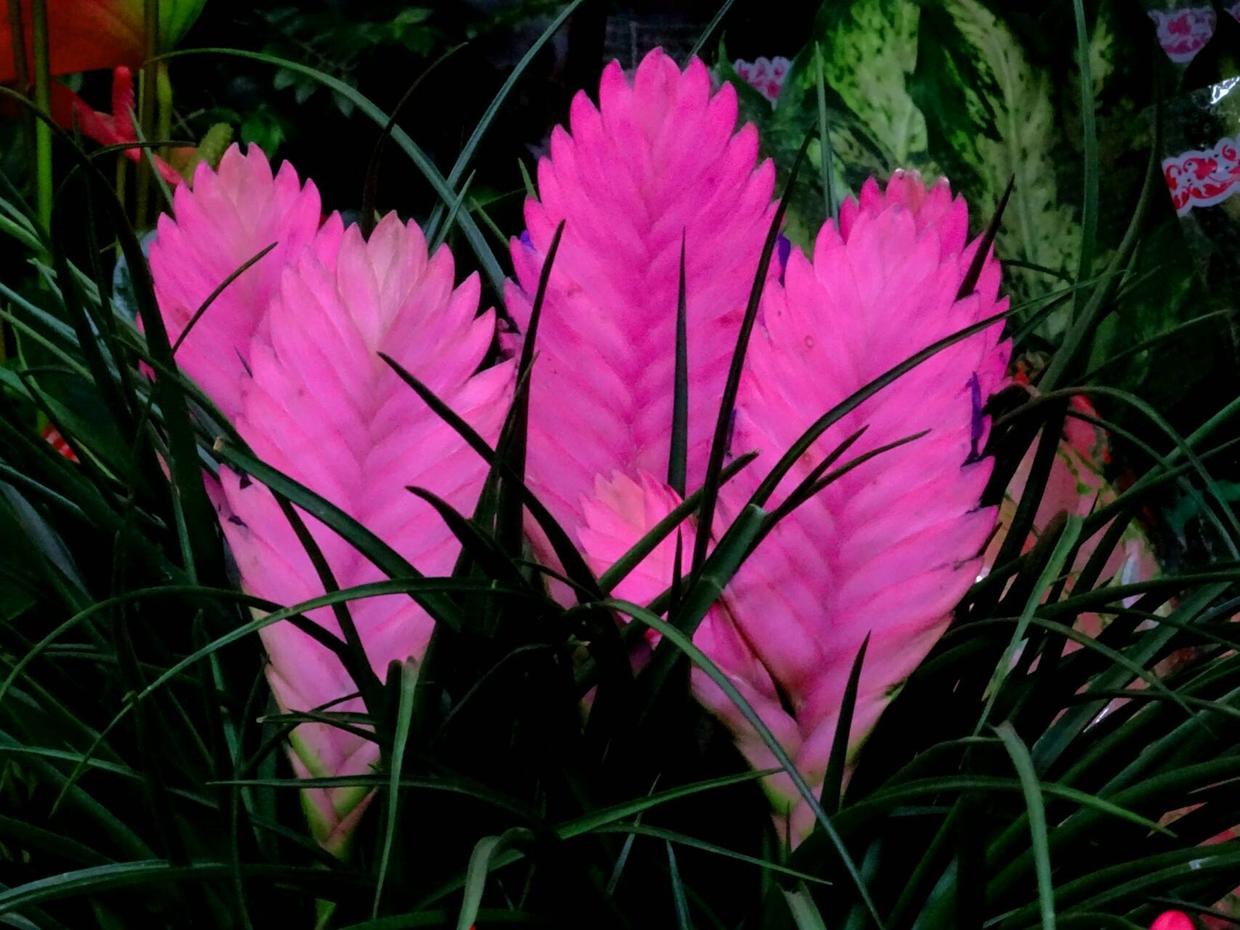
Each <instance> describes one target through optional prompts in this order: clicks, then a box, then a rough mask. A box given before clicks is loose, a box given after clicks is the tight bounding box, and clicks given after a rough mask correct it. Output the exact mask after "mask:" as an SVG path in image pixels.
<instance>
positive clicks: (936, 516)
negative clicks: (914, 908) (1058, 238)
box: [582, 174, 1008, 842]
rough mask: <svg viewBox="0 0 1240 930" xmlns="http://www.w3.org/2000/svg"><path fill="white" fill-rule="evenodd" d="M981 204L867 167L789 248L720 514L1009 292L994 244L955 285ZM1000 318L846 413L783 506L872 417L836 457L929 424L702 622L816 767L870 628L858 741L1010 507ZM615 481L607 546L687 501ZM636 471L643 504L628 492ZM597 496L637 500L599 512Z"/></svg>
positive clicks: (790, 798)
mask: <svg viewBox="0 0 1240 930" xmlns="http://www.w3.org/2000/svg"><path fill="white" fill-rule="evenodd" d="M967 222H968V218H967V212H966V206H965V204H964V202H963V201H962V200H959V199H953V198H952V196H951V193H950V191H949V190H948V188H947V186H946V184H945V183H941V184H939V185H937V186H935V187H933V188H930V189H928V190H927V189H926V187H925V186H924V185H923V183H922V182H921V180H920V178H918V177H916V176H912V175H904V174H900V175H897V176H896V177H895V178H893V179H892V181H891V182H890V184H889V185H888V187H887V189H886V191H885V192H883V191H880V190H879V189H878V187H877V185H875V184H874V183H873V182H870V183H869V184H867V185H866V187H865V188H864V189H863V191H862V194H861V198H860V201H859V203H857V202H850V203H848V204H846V205H845V207H844V209H843V210H842V212H841V217H840V227H839V229H838V230H837V229H836V228H835V226H834V225H833V224H830V223H829V224H827V225H826V226H825V227H824V228H823V230H822V232H821V233H820V235H819V237H818V242H817V246H816V248H815V250H814V256H813V259H812V260H810V259H807V258H806V257H805V256H803V255H801V254H800V253H796V252H794V253H793V255H792V256H791V258H790V261H789V263H788V266H787V269H786V272H785V284H784V285H783V286H779V285H777V284H773V285H771V286H770V287H768V290H767V293H766V295H765V297H764V304H763V316H762V322H761V324H760V326H759V327H758V328H757V330H756V331H755V334H754V339H753V342H752V344H751V346H750V350H749V355H748V358H747V361H746V368H745V371H744V375H743V378H742V383H741V391H740V395H739V398H738V404H737V417H736V427H735V435H734V439H733V443H732V451H733V453H741V452H748V451H750V450H756V451H758V452H759V453H760V457H759V461H758V463H755V464H754V465H753V466H751V467H750V468H748V469H745V470H743V471H742V472H741V473H740V475H738V476H737V477H736V478H734V479H733V480H732V481H731V482H730V483H729V484H728V485H726V486H725V487H724V489H723V491H722V493H721V502H720V503H721V515H722V517H723V518H724V519H726V518H727V517H729V516H730V515H733V514H735V513H737V512H738V511H739V509H740V507H741V506H743V504H744V503H745V501H746V500H747V499H748V496H749V494H750V493H752V491H753V490H754V489H755V487H756V484H757V482H758V481H759V480H760V479H761V477H762V475H763V474H764V473H765V471H766V470H767V469H769V468H770V467H771V466H773V465H774V464H775V462H776V461H777V460H778V459H779V458H780V457H781V456H782V455H783V453H784V452H785V451H786V450H787V449H788V448H789V447H790V446H791V445H792V444H793V443H794V442H795V441H796V440H797V438H798V437H799V436H800V435H801V433H802V432H803V431H804V430H805V429H806V428H807V427H809V425H810V424H811V423H812V422H813V421H814V420H815V419H817V418H818V417H819V416H820V415H821V414H822V413H824V412H826V411H827V410H829V409H830V408H832V407H834V406H835V405H837V404H838V403H840V402H841V401H843V400H845V399H846V398H848V397H849V396H850V395H851V394H853V393H854V392H856V391H857V390H858V389H860V388H862V387H864V386H865V385H866V384H867V383H868V382H870V381H872V380H873V379H874V378H876V377H878V376H879V375H881V374H883V373H884V372H886V371H887V370H889V369H891V368H893V367H895V366H896V365H898V364H900V363H901V362H903V361H904V360H905V359H907V358H908V357H909V356H911V355H913V354H915V353H917V352H919V351H920V350H922V349H925V348H927V347H928V346H930V345H931V344H933V343H935V342H937V341H939V340H941V339H943V338H945V337H947V336H950V335H952V334H953V333H955V332H957V331H959V330H961V329H964V328H966V327H968V326H970V325H971V324H974V323H977V322H979V321H980V320H982V319H985V318H987V317H991V316H994V315H995V314H997V313H1000V312H1001V311H1002V309H1003V306H1004V302H1003V301H1001V300H1000V299H999V297H998V285H999V268H998V265H997V263H996V262H995V261H994V260H993V259H989V260H988V261H987V262H986V263H985V265H984V268H983V271H982V274H981V278H980V280H979V281H978V283H977V287H976V290H975V292H974V293H973V294H972V295H971V296H969V297H966V298H965V299H963V300H957V299H956V294H957V292H958V290H959V289H960V286H961V283H962V281H963V279H964V277H965V274H966V271H967V269H968V267H969V264H970V262H971V259H972V256H973V253H974V251H975V250H976V248H977V244H976V243H974V244H973V245H967V244H966V235H967ZM1001 329H1002V326H1001V324H1000V323H996V324H995V325H994V326H993V327H990V328H988V329H986V330H985V331H983V332H981V333H978V334H975V335H972V336H970V337H967V338H965V339H963V340H961V341H959V342H957V343H956V344H954V345H953V346H951V347H949V348H946V349H944V350H942V351H940V352H939V353H938V354H936V355H934V356H932V357H931V358H930V359H929V360H927V361H925V362H923V363H922V364H921V365H919V366H917V367H916V368H914V369H913V370H912V371H910V372H909V373H907V374H905V375H904V376H902V377H901V378H899V379H898V380H897V381H896V382H895V383H894V384H892V385H890V386H889V387H887V388H886V389H884V390H882V391H880V392H879V393H878V394H877V395H876V396H874V397H873V398H871V399H869V400H867V401H865V402H864V403H863V404H862V405H861V406H860V407H858V409H857V410H855V411H854V412H852V413H850V414H848V415H847V416H845V417H844V418H843V419H842V420H840V421H839V422H838V423H836V424H835V425H834V426H832V427H831V428H830V429H829V430H828V431H827V433H826V434H825V435H824V436H823V437H822V438H821V439H819V440H818V442H816V443H815V445H814V446H813V447H812V448H811V450H810V451H809V452H807V453H806V454H805V455H804V456H802V458H801V459H800V461H798V462H797V463H796V465H795V467H794V468H793V470H792V472H791V474H789V475H788V477H787V478H786V479H785V480H784V481H783V482H782V483H781V485H780V487H779V488H778V489H777V490H776V493H775V497H774V499H773V500H772V501H771V502H770V503H769V505H768V506H769V507H775V506H778V505H779V504H780V503H781V502H782V501H783V500H784V498H785V497H786V495H787V494H788V493H789V492H790V491H791V490H792V488H793V487H795V485H796V484H797V483H798V482H799V481H800V480H801V479H802V478H804V476H805V475H806V474H807V473H808V472H809V471H810V470H812V469H813V468H814V466H815V465H816V464H817V463H818V462H820V461H821V460H822V459H823V457H824V456H825V455H827V454H828V453H829V452H830V451H831V450H832V449H834V448H835V447H836V446H837V445H839V443H840V442H842V441H843V440H844V439H845V438H846V437H848V436H849V435H851V434H853V433H854V432H856V431H857V430H858V429H860V428H861V427H866V431H865V433H864V434H863V435H862V437H861V438H860V439H859V440H858V441H857V442H856V444H855V445H853V446H852V447H851V449H850V450H849V451H848V453H847V454H846V456H845V458H844V460H843V461H842V462H841V464H844V463H845V462H847V461H848V460H849V459H851V458H853V457H856V456H859V455H862V454H864V453H866V452H867V451H871V450H875V449H877V448H878V447H880V446H884V445H887V444H889V443H892V442H894V441H896V440H899V439H902V438H904V437H907V436H910V435H913V434H916V433H919V432H922V431H923V430H928V431H929V432H928V433H927V435H925V436H923V437H921V438H920V439H917V440H915V441H913V442H911V443H909V444H907V445H904V446H900V447H898V448H895V449H892V450H889V451H886V452H884V453H882V454H881V455H879V456H878V457H876V458H874V459H872V460H870V461H868V462H866V463H864V464H862V465H860V466H859V467H858V468H856V469H855V470H853V471H850V472H848V473H846V474H844V475H843V476H842V477H839V478H838V479H837V480H835V481H834V482H833V483H832V484H830V485H829V486H828V487H826V488H825V489H824V490H823V491H821V492H820V493H819V494H818V495H816V496H815V497H814V498H812V499H811V500H810V501H808V502H807V503H805V504H803V505H802V506H800V507H799V508H798V509H796V510H795V511H793V512H792V513H791V515H789V516H788V517H786V518H785V519H784V520H783V521H782V522H781V523H780V524H779V525H778V526H777V527H776V528H775V530H774V531H773V532H772V533H771V534H770V535H769V536H767V537H766V538H765V539H764V540H763V541H762V542H761V544H760V545H759V546H758V548H757V549H756V550H755V552H754V553H753V554H752V555H751V557H750V558H749V559H748V560H747V561H746V562H745V563H744V564H743V565H742V567H741V569H740V571H739V572H738V574H737V575H736V577H735V578H734V579H733V580H732V583H731V584H730V585H729V586H728V587H727V589H726V590H725V592H724V596H723V600H722V602H721V603H720V604H719V605H717V606H716V607H715V608H714V609H712V611H711V612H710V613H709V614H708V615H707V617H706V619H705V620H704V621H703V623H702V625H701V626H700V627H699V630H698V632H697V634H696V637H695V643H696V644H697V645H698V646H699V648H701V649H702V650H703V651H704V652H706V654H707V655H709V656H710V657H711V658H712V659H713V660H714V661H715V662H716V664H718V666H719V667H720V669H721V670H722V671H723V672H724V673H725V674H727V675H728V676H729V678H730V680H731V681H732V682H733V683H734V684H735V685H736V686H737V688H738V690H739V691H740V692H741V694H742V695H743V696H745V697H746V699H747V700H748V701H749V702H750V703H751V704H753V706H754V708H755V709H756V710H757V711H758V713H759V714H760V716H761V717H762V719H763V721H764V722H765V723H766V724H767V726H768V727H769V728H770V729H771V730H772V732H773V733H774V734H775V736H776V737H777V738H778V739H779V740H780V742H781V743H782V744H783V746H784V748H785V749H786V750H787V751H788V752H789V753H790V755H791V756H792V757H793V759H794V760H795V761H796V763H797V766H798V768H799V769H800V770H801V772H802V774H803V775H805V776H806V778H807V779H808V780H809V782H810V783H811V784H812V785H815V786H818V785H820V784H821V781H822V778H823V776H824V774H825V769H826V765H827V761H828V758H829V755H830V749H831V744H832V741H833V738H834V735H835V728H836V722H837V720H838V716H839V711H840V704H841V701H842V697H843V692H844V688H845V685H846V682H847V680H848V676H849V671H850V669H851V666H852V663H853V661H854V659H855V657H856V655H857V653H858V651H859V649H860V647H861V645H862V643H863V641H864V640H865V638H866V636H867V635H869V636H870V637H871V640H870V647H869V652H868V656H867V660H866V662H865V665H864V668H863V672H862V677H861V685H860V689H859V694H858V701H857V707H856V711H855V715H854V718H853V725H852V730H851V737H850V746H851V747H852V748H854V749H855V748H856V747H857V746H858V745H859V744H860V742H861V741H862V740H863V739H864V737H865V735H866V734H867V733H868V732H869V731H870V730H871V729H872V727H873V725H874V723H875V722H876V720H877V719H878V716H879V715H880V713H881V712H882V709H883V707H884V706H885V705H886V703H887V702H888V700H889V698H890V696H891V694H892V692H893V691H894V689H896V688H898V686H899V685H900V683H901V682H903V681H904V679H905V678H907V677H908V675H909V674H910V673H911V672H912V670H913V669H914V668H915V667H916V665H917V664H918V663H919V662H920V661H921V660H922V658H924V656H925V654H926V652H927V651H928V650H929V649H930V647H931V646H932V645H933V643H934V642H935V640H937V638H938V637H939V636H940V635H941V634H942V632H943V630H944V629H945V627H946V624H947V622H948V620H949V618H950V615H951V611H952V609H953V608H954V606H955V604H956V602H957V601H958V600H959V599H960V597H961V596H962V595H963V594H964V592H965V591H966V589H967V588H968V587H969V585H970V584H971V583H972V582H973V580H974V579H975V577H976V576H977V572H978V566H979V564H980V563H979V558H978V556H979V553H980V552H981V550H982V547H983V546H984V545H985V542H986V540H987V537H988V536H989V535H990V533H991V532H992V531H993V529H994V526H995V518H996V517H995V511H994V509H993V508H991V509H980V508H979V501H980V499H981V495H982V490H983V488H984V486H985V484H986V481H987V479H988V477H989V473H990V464H989V462H988V461H986V460H978V456H977V451H978V449H979V447H980V444H981V443H982V442H983V441H984V438H985V426H986V424H985V419H984V417H983V415H982V412H981V405H982V402H983V401H984V400H985V399H986V398H987V397H988V396H990V395H991V394H992V393H994V392H995V391H996V390H997V389H998V388H999V387H1001V386H1002V384H1003V382H1004V379H1005V377H1006V375H1005V373H1006V370H1007V361H1008V346H1007V344H1006V343H1004V342H1002V341H1001V340H1000V332H1001ZM607 487H609V488H610V490H608V489H607V488H601V489H600V491H604V490H605V491H606V493H600V494H599V495H598V496H597V497H596V500H597V501H598V504H597V505H596V506H593V507H591V508H590V509H589V511H588V514H589V518H590V528H589V531H588V532H587V533H585V534H583V537H582V538H583V542H584V543H585V544H586V548H587V551H588V552H589V554H590V556H591V558H592V560H595V561H596V563H601V562H604V561H606V560H607V559H608V558H611V559H612V560H614V556H615V555H616V554H618V552H622V551H623V547H622V545H621V543H620V542H619V540H618V538H617V537H618V536H619V534H618V533H617V532H616V530H617V529H618V528H619V527H623V526H624V525H626V524H627V525H628V526H629V527H630V528H631V530H632V532H631V533H630V535H629V538H628V543H630V544H631V543H632V542H635V541H636V539H637V538H638V537H639V536H640V535H641V534H642V533H643V532H645V531H646V530H648V529H649V528H650V527H651V526H652V525H653V523H654V522H656V521H657V520H658V519H659V518H660V517H661V516H663V515H664V514H666V513H667V511H668V510H670V509H671V507H672V506H673V505H674V502H675V498H674V495H672V493H671V492H670V490H668V489H666V488H658V487H652V486H651V482H650V479H648V478H643V479H642V480H641V482H640V483H634V482H628V483H627V485H626V484H623V483H621V484H615V483H614V482H613V484H612V485H610V486H607ZM639 487H640V488H641V492H642V495H643V496H644V497H645V498H646V500H644V501H642V502H641V503H639V502H637V501H636V500H635V499H634V498H635V495H636V492H635V489H637V488H639ZM617 488H619V489H620V490H617ZM621 491H623V492H624V493H621ZM652 500H653V501H654V502H653V503H652V502H651V501H652ZM600 508H604V509H610V510H611V511H612V512H613V513H619V514H627V515H628V517H627V519H624V518H621V517H615V516H613V517H610V518H604V517H601V516H600V514H599V509H600ZM641 514H645V516H646V520H645V522H644V525H640V521H639V520H638V519H637V517H638V516H639V515H641ZM651 515H653V519H650V516H651ZM608 527H610V528H611V531H610V532H605V531H604V530H605V529H606V528H608ZM720 529H721V527H716V528H715V532H716V533H718V532H719V531H720ZM608 539H610V540H611V541H610V542H609V543H604V542H603V541H605V540H608ZM591 550H593V551H591ZM657 554H658V553H656V554H655V555H657ZM651 558H652V559H653V558H655V556H654V555H652V557H651ZM647 563H650V560H649V559H648V560H647ZM664 563H666V564H664ZM670 565H671V562H670V558H663V559H662V560H661V561H659V562H656V563H653V568H651V567H650V566H649V565H647V566H643V568H644V569H645V570H646V571H659V572H662V573H663V585H662V586H666V584H667V583H668V581H670V574H669V573H670ZM643 588H649V589H654V590H660V589H661V586H659V585H656V584H653V583H647V584H645V585H644V586H643ZM643 593H645V592H644V591H643ZM694 687H695V691H696V693H697V695H698V697H699V699H700V700H701V701H702V702H703V703H704V704H705V705H706V706H707V707H709V708H710V709H711V710H713V711H714V712H715V713H716V714H718V715H719V716H720V717H721V718H722V719H723V720H724V721H725V722H726V723H728V725H729V726H730V727H731V728H732V729H733V731H734V733H735V734H736V737H737V741H738V744H739V745H740V747H741V749H742V750H743V751H744V752H745V754H746V755H747V756H748V758H749V759H750V760H751V762H752V763H753V764H754V765H755V767H761V768H765V767H769V766H771V765H772V764H773V762H774V760H773V757H772V755H771V753H770V752H769V751H768V750H767V748H766V747H765V745H764V744H762V743H761V742H760V740H759V739H758V738H757V735H756V733H754V732H753V730H752V728H751V727H750V726H749V724H748V723H747V722H746V721H745V720H744V719H743V717H742V716H741V714H740V712H739V711H738V710H737V709H736V708H735V706H734V705H733V704H732V703H731V702H730V701H729V700H728V699H727V698H726V697H725V696H724V694H723V692H722V691H721V690H720V689H719V688H718V687H717V686H716V685H714V683H713V682H711V681H710V680H709V679H708V678H707V677H706V676H705V675H704V674H702V673H701V672H698V671H695V674H694ZM781 692H782V694H783V695H784V696H786V699H787V702H788V706H787V707H785V706H784V704H783V702H782V701H781V700H780V694H781ZM768 790H769V791H770V793H771V794H772V796H773V798H774V800H775V803H776V806H777V808H778V809H779V812H780V817H779V818H778V819H779V820H781V821H782V820H783V818H784V817H785V816H787V815H789V814H790V815H791V821H792V823H791V827H792V831H791V837H790V838H791V840H792V841H793V842H797V841H798V840H799V839H801V838H803V837H804V835H805V834H806V833H807V832H808V829H809V828H810V827H811V826H812V813H811V811H810V810H809V808H808V805H805V804H804V803H801V802H800V801H799V799H798V797H797V796H796V795H795V794H794V793H793V792H792V786H791V783H790V781H789V780H788V779H787V778H786V776H780V777H776V778H773V779H771V780H769V782H768Z"/></svg>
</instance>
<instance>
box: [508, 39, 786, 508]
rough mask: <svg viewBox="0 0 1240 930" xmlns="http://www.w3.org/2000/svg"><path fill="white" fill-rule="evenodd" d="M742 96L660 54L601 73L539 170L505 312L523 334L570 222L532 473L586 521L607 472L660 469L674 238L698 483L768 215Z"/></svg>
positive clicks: (532, 440)
mask: <svg viewBox="0 0 1240 930" xmlns="http://www.w3.org/2000/svg"><path fill="white" fill-rule="evenodd" d="M736 118H737V103H736V94H735V92H734V91H733V90H732V88H731V87H730V86H725V87H723V89H721V90H719V91H717V92H714V93H712V90H711V79H710V75H709V73H708V72H707V70H706V67H705V66H704V65H703V64H702V62H701V61H698V60H696V59H695V60H694V61H693V62H692V63H691V64H690V65H689V66H688V67H687V68H686V69H685V70H684V71H683V72H682V71H681V70H680V68H679V67H678V66H677V65H676V63H675V62H674V61H672V59H670V58H669V57H668V56H667V55H665V54H664V53H663V52H662V51H660V50H656V51H654V52H651V53H650V54H649V55H648V56H647V57H646V58H645V59H644V60H643V61H642V62H641V64H640V66H639V67H638V68H637V70H636V73H635V74H634V76H633V77H632V79H631V81H630V79H628V78H627V77H626V76H625V74H624V72H623V71H622V70H621V68H620V66H619V64H617V63H615V62H612V64H611V65H609V66H608V67H607V68H606V70H605V71H604V72H603V78H602V85H601V87H600V89H599V103H598V105H597V106H596V105H595V104H594V103H592V102H591V101H590V99H589V98H588V97H587V96H586V95H585V94H584V93H581V94H578V95H577V97H576V99H575V100H574V101H573V104H572V111H571V117H570V121H569V130H567V131H566V130H564V129H563V128H557V129H556V130H555V132H554V133H553V135H552V139H551V155H550V157H549V158H547V159H544V160H543V161H542V162H541V163H540V164H539V167H538V199H537V200H534V199H531V200H530V201H528V202H527V204H526V211H525V212H526V222H527V224H528V235H527V236H523V237H522V238H520V239H514V240H513V243H512V256H513V263H514V265H515V268H516V273H517V282H516V284H514V285H512V286H510V288H509V290H508V294H507V300H508V307H509V311H510V312H511V314H512V316H513V317H514V319H515V320H516V322H517V324H518V325H519V326H520V327H522V329H524V327H525V326H526V324H527V323H528V321H529V315H530V309H531V302H532V300H533V297H534V294H535V292H536V290H537V284H538V276H539V273H540V271H541V269H542V265H543V262H544V259H545V256H546V252H547V249H548V247H549V245H550V242H551V239H552V236H553V235H554V232H555V228H556V226H557V225H558V224H559V223H560V221H561V220H563V221H565V230H564V236H563V240H562V242H561V244H560V249H559V252H558V254H557V256H556V259H555V263H554V268H553V271H552V275H551V279H550V286H549V289H548V292H547V297H546V301H545V303H544V306H543V315H542V323H541V328H540V330H539V333H538V340H537V352H538V361H537V364H536V365H535V367H534V371H533V374H532V376H531V389H530V390H531V400H530V428H529V453H528V454H529V468H528V472H529V479H530V482H531V484H532V485H533V487H534V489H535V490H536V491H537V492H538V493H539V494H540V495H541V496H542V497H543V499H544V500H545V501H546V503H547V504H548V506H549V507H550V508H551V510H552V513H553V514H554V515H555V516H556V517H557V518H559V519H560V520H561V521H563V522H564V523H566V524H567V525H568V527H569V528H570V530H571V529H574V528H575V527H577V526H579V525H580V522H581V519H582V515H581V503H580V501H581V499H582V498H583V497H586V496H589V495H590V494H591V493H592V490H593V487H594V480H595V477H596V476H598V475H602V476H604V477H605V476H607V475H609V474H610V473H611V472H612V471H613V470H617V469H618V470H621V471H625V472H632V471H637V470H645V471H648V472H651V473H653V474H662V473H666V471H667V459H668V451H669V444H670V438H669V437H670V434H671V430H670V424H671V420H672V395H673V391H672V385H673V374H674V365H673V359H674V352H673V347H674V345H675V332H676V305H677V295H678V291H679V286H678V281H679V267H680V251H681V242H682V237H683V241H684V243H685V253H686V261H685V265H686V278H687V289H686V290H687V295H688V304H687V318H688V343H689V370H690V372H691V381H690V387H689V407H690V416H689V448H688V463H689V467H688V480H689V484H690V486H697V485H699V484H700V483H701V481H702V478H703V476H704V474H705V464H706V457H707V453H708V450H709V444H710V432H711V429H712V428H713V424H714V419H715V416H716V415H717V413H718V404H719V395H720V393H721V391H722V388H723V383H724V380H725V378H726V376H727V368H728V363H729V361H730V358H731V354H732V349H733V346H734V344H735V338H736V331H737V328H738V326H739V324H740V320H741V316H742V315H743V313H744V309H745V304H746V300H747V297H748V294H749V290H750V288H751V286H752V282H753V279H754V275H755V273H756V271H757V266H758V259H759V255H760V253H761V249H762V243H763V240H764V238H765V236H766V233H767V230H768V228H769V225H770V222H771V217H772V210H773V206H772V203H771V193H772V188H773V183H774V172H773V169H772V166H771V165H770V163H769V162H764V163H762V164H761V165H759V164H758V159H757V153H758V139H757V133H756V132H755V130H754V128H753V127H752V126H750V125H747V126H745V127H744V128H742V129H740V130H739V131H738V130H737V128H736Z"/></svg>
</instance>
